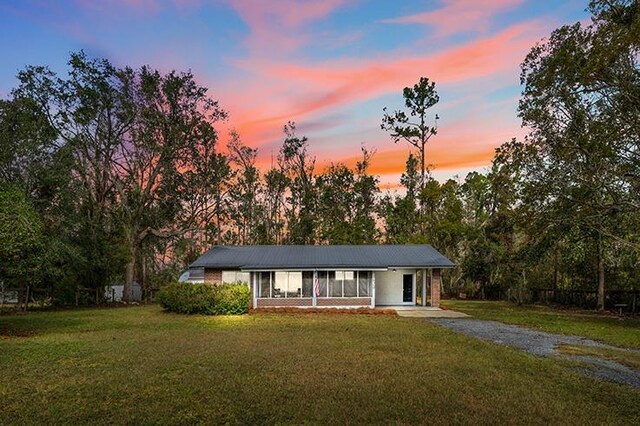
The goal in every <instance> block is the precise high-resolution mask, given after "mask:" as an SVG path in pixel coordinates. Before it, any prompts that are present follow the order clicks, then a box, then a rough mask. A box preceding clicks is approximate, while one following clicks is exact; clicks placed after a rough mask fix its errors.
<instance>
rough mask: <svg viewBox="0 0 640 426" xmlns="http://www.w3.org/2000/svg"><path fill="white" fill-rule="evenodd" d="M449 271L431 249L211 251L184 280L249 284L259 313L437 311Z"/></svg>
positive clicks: (219, 248) (337, 247)
mask: <svg viewBox="0 0 640 426" xmlns="http://www.w3.org/2000/svg"><path fill="white" fill-rule="evenodd" d="M453 266H454V264H453V263H452V262H451V261H450V260H449V259H447V258H446V257H444V256H443V255H442V254H440V253H439V252H438V251H437V250H436V249H434V248H433V247H432V246H430V245H428V244H420V245H418V244H415V245H412V244H406V245H324V246H318V245H286V246H275V245H270V246H214V247H212V248H211V249H209V250H208V251H207V252H206V253H204V254H203V255H202V256H200V258H198V259H197V260H196V261H195V262H193V264H192V265H191V266H190V267H189V280H190V281H193V282H198V281H204V282H205V283H212V284H215V283H222V282H246V283H248V285H249V286H250V288H251V291H252V297H253V306H254V307H256V308H263V307H269V308H271V307H374V306H397V305H416V304H420V305H423V306H426V305H427V299H429V304H430V305H431V306H439V304H440V287H441V282H442V270H443V269H447V268H452V267H453Z"/></svg>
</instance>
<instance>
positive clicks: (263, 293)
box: [258, 272, 271, 297]
mask: <svg viewBox="0 0 640 426" xmlns="http://www.w3.org/2000/svg"><path fill="white" fill-rule="evenodd" d="M258 285H259V286H260V291H259V293H258V294H260V297H271V272H260V273H259V274H258Z"/></svg>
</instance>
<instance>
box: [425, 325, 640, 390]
mask: <svg viewBox="0 0 640 426" xmlns="http://www.w3.org/2000/svg"><path fill="white" fill-rule="evenodd" d="M433 322H435V323H436V324H438V325H440V326H442V327H446V328H449V329H451V330H453V331H456V332H458V333H463V334H466V335H467V336H471V337H475V338H478V339H483V340H489V341H492V342H495V343H499V344H502V345H507V346H512V347H515V348H518V349H521V350H523V351H525V352H529V353H531V354H533V355H538V356H556V357H562V358H566V359H570V360H574V361H580V362H583V363H586V364H589V368H582V369H580V370H579V371H580V372H581V373H583V374H586V375H589V376H592V377H598V378H602V379H606V380H611V381H615V382H618V383H624V384H627V385H631V386H633V387H636V388H640V372H638V371H635V370H632V369H631V368H629V367H627V366H625V365H622V364H620V363H617V362H615V361H610V360H607V359H603V358H598V357H592V356H575V355H564V354H560V353H559V352H558V351H557V349H556V348H557V347H558V345H571V346H596V347H600V348H613V349H620V348H615V347H613V346H609V345H605V344H604V343H600V342H596V341H595V340H591V339H587V338H584V337H579V336H566V335H562V334H553V333H547V332H544V331H537V330H531V329H529V328H525V327H521V326H518V325H510V324H503V323H501V322H497V321H487V320H478V319H436V320H433ZM628 350H631V349H628Z"/></svg>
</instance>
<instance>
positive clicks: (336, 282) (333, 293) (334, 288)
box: [329, 271, 344, 297]
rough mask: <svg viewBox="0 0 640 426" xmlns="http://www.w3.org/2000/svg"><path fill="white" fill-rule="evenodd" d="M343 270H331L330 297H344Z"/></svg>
mask: <svg viewBox="0 0 640 426" xmlns="http://www.w3.org/2000/svg"><path fill="white" fill-rule="evenodd" d="M343 276H344V275H343V272H342V271H335V272H334V271H329V297H342V279H343Z"/></svg>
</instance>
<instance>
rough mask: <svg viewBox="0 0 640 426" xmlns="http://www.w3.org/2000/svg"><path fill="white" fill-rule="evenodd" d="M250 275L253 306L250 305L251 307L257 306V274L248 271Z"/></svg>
mask: <svg viewBox="0 0 640 426" xmlns="http://www.w3.org/2000/svg"><path fill="white" fill-rule="evenodd" d="M250 275H251V283H252V291H251V293H253V306H251V307H252V308H254V309H255V308H257V307H258V289H257V287H258V280H257V278H258V277H257V276H256V275H257V274H256V273H255V272H250Z"/></svg>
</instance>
